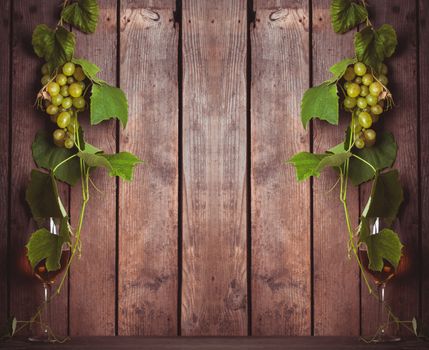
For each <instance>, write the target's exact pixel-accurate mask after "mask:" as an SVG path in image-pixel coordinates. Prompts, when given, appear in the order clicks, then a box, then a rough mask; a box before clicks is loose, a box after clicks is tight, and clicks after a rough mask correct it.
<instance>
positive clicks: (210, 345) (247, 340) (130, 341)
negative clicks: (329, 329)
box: [0, 337, 429, 350]
mask: <svg viewBox="0 0 429 350" xmlns="http://www.w3.org/2000/svg"><path fill="white" fill-rule="evenodd" d="M0 348H1V349H11V350H13V349H21V350H22V349H33V350H34V349H40V350H42V349H65V350H66V349H79V350H85V349H103V350H109V349H112V350H113V349H154V350H157V349H159V350H161V349H172V350H182V349H190V350H193V349H195V350H196V349H201V350H239V349H249V350H259V349H261V350H262V349H263V350H280V349H283V350H295V349H300V350H302V349H306V350H307V349H310V350H311V349H320V350H328V349H329V350H340V349H345V350H349V349H350V350H351V349H353V350H354V349H357V350H359V349H376V348H380V349H383V350H386V349H404V350H405V349H429V342H427V343H426V342H423V341H419V340H408V341H402V342H399V343H394V344H393V343H391V344H366V343H364V342H362V341H359V340H358V339H357V338H354V337H178V338H177V337H169V338H157V337H75V338H73V339H72V340H70V341H68V342H66V343H64V344H35V343H33V344H30V343H28V342H26V341H23V340H13V341H9V342H3V343H0Z"/></svg>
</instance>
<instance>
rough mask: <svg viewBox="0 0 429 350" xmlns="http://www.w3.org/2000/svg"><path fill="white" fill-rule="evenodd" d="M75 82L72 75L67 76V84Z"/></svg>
mask: <svg viewBox="0 0 429 350" xmlns="http://www.w3.org/2000/svg"><path fill="white" fill-rule="evenodd" d="M74 82H75V80H74V78H73V77H68V78H67V84H73V83H74Z"/></svg>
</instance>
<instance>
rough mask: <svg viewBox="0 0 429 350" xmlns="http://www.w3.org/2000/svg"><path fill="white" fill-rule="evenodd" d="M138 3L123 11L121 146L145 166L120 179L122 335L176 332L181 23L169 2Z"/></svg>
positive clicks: (120, 310)
mask: <svg viewBox="0 0 429 350" xmlns="http://www.w3.org/2000/svg"><path fill="white" fill-rule="evenodd" d="M141 3H142V6H141V7H139V6H138V4H136V2H135V1H133V2H132V4H129V3H128V2H127V1H122V9H121V87H122V88H123V89H124V90H125V92H126V94H127V96H128V101H129V118H130V119H129V123H128V125H127V128H126V129H125V130H124V131H123V132H122V133H121V142H120V149H121V151H123V150H128V151H131V152H133V153H134V154H137V155H138V156H139V157H140V158H141V159H143V160H144V162H145V163H144V164H143V165H140V166H139V167H138V168H137V170H136V172H135V176H134V181H133V182H121V183H120V191H119V193H120V195H119V208H120V211H119V274H118V278H119V314H118V317H119V320H118V325H119V334H120V335H177V297H178V290H177V288H178V285H177V281H178V267H177V249H178V246H177V245H178V198H179V197H178V141H179V140H178V120H179V118H178V117H179V115H178V76H177V75H178V74H177V73H178V67H177V62H178V61H177V53H178V47H177V45H178V27H175V23H174V18H173V11H174V8H175V3H174V1H171V2H170V7H169V8H167V7H165V8H163V9H161V10H160V9H159V7H161V6H157V5H158V4H157V2H152V6H153V7H145V6H144V2H141ZM160 3H161V4H160V5H162V2H160ZM164 5H165V4H164ZM130 6H132V8H130ZM157 16H159V20H153V19H152V18H157ZM130 199H131V200H130Z"/></svg>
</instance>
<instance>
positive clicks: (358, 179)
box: [349, 133, 398, 186]
mask: <svg viewBox="0 0 429 350" xmlns="http://www.w3.org/2000/svg"><path fill="white" fill-rule="evenodd" d="M397 149H398V147H397V145H396V142H395V139H394V138H393V135H392V134H391V133H381V134H380V133H379V136H378V138H377V142H376V143H375V145H374V146H372V147H365V148H363V149H361V150H358V149H356V150H353V153H354V154H356V155H357V156H359V157H360V158H362V159H364V160H366V161H367V162H369V163H370V164H371V165H372V166H373V167H374V168H375V169H376V170H383V169H385V168H389V167H391V166H392V165H393V163H394V162H395V159H396V153H397ZM374 176H375V173H374V171H373V169H371V167H370V166H368V165H367V164H365V163H364V162H362V161H361V160H359V159H356V158H354V157H352V158H351V159H350V168H349V177H350V180H351V181H352V183H353V185H355V186H357V185H360V184H361V183H364V182H366V181H369V180H371V179H372V178H374Z"/></svg>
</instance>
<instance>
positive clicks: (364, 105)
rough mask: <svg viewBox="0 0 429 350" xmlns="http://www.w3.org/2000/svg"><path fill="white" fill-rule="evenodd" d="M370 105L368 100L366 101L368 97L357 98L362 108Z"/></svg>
mask: <svg viewBox="0 0 429 350" xmlns="http://www.w3.org/2000/svg"><path fill="white" fill-rule="evenodd" d="M367 105H368V102H366V99H365V98H364V97H359V98H358V99H357V106H358V107H359V108H360V109H364V108H366V106H367Z"/></svg>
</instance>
